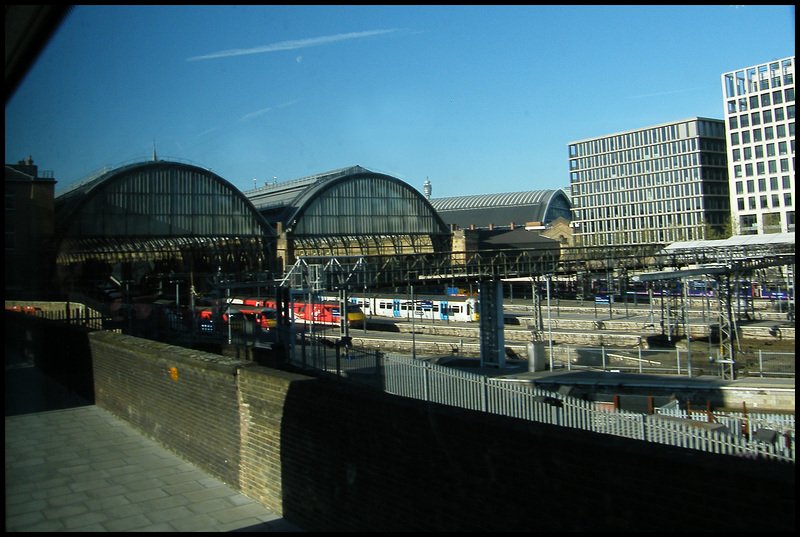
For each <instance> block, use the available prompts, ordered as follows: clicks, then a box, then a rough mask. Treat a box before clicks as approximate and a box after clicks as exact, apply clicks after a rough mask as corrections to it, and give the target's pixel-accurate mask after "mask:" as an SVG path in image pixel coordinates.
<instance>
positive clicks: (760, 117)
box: [728, 104, 795, 130]
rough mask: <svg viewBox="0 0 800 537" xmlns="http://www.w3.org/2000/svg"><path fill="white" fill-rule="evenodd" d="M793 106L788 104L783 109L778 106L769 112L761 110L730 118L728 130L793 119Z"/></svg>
mask: <svg viewBox="0 0 800 537" xmlns="http://www.w3.org/2000/svg"><path fill="white" fill-rule="evenodd" d="M794 106H795V105H793V104H790V105H788V106H786V107H785V108H784V107H783V106H779V107H777V108H772V109H769V110H762V111H761V112H752V113H750V114H742V115H739V116H730V117H729V118H728V128H729V129H730V130H734V129H739V128H747V127H749V126H750V125H751V123H752V125H754V126H755V125H761V122H762V121H763V122H764V123H772V122H773V121H783V120H785V119H794V114H795V111H794Z"/></svg>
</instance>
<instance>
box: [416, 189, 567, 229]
mask: <svg viewBox="0 0 800 537" xmlns="http://www.w3.org/2000/svg"><path fill="white" fill-rule="evenodd" d="M431 205H432V206H433V208H434V209H435V210H436V211H437V212H438V213H439V214H440V215H441V216H442V219H443V220H444V221H445V222H447V223H448V224H455V225H458V226H459V227H469V226H471V225H474V226H475V227H488V226H489V225H490V224H494V225H501V226H502V225H508V224H510V223H514V224H519V225H524V224H526V223H527V222H541V223H542V224H549V223H550V222H552V221H553V220H555V219H556V218H558V217H562V218H565V219H567V220H571V219H572V218H571V208H572V204H571V203H570V200H569V197H567V195H566V194H565V193H564V191H563V190H560V189H559V190H530V191H525V192H505V193H500V194H480V195H477V196H456V197H450V198H439V199H433V200H431Z"/></svg>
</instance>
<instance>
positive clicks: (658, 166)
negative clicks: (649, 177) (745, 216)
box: [569, 153, 727, 178]
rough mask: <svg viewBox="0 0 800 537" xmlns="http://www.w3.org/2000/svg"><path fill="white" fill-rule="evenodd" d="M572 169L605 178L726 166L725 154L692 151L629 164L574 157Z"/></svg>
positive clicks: (571, 163) (595, 158)
mask: <svg viewBox="0 0 800 537" xmlns="http://www.w3.org/2000/svg"><path fill="white" fill-rule="evenodd" d="M569 164H570V170H572V171H575V170H588V171H590V172H592V171H595V172H598V173H602V177H603V178H607V177H609V176H611V177H615V176H617V175H620V176H622V175H639V174H642V173H649V172H659V171H662V170H674V169H679V168H690V167H694V166H698V165H700V164H708V165H715V166H725V165H726V164H727V163H726V161H725V155H723V154H718V155H709V154H706V153H703V154H700V153H691V154H684V155H681V156H677V157H665V158H650V159H647V160H637V161H635V162H630V163H627V164H624V163H623V164H605V163H603V162H601V160H600V159H598V157H586V158H579V159H572V160H570V161H569Z"/></svg>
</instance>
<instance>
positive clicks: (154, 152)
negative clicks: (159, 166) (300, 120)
mask: <svg viewBox="0 0 800 537" xmlns="http://www.w3.org/2000/svg"><path fill="white" fill-rule="evenodd" d="M156 160H158V159H157V158H156V141H155V140H153V162H155V161H156Z"/></svg>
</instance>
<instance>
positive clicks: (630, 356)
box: [553, 344, 795, 378]
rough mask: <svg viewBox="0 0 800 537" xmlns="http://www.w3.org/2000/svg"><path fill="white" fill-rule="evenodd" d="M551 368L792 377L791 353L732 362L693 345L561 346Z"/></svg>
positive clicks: (746, 355) (743, 356) (743, 354)
mask: <svg viewBox="0 0 800 537" xmlns="http://www.w3.org/2000/svg"><path fill="white" fill-rule="evenodd" d="M701 345H702V346H701ZM554 349H555V352H554V357H553V358H554V369H556V368H563V369H568V370H579V369H590V370H593V371H611V372H625V373H649V374H656V375H686V376H700V375H711V376H718V377H721V378H731V377H735V378H741V377H743V376H748V377H752V376H759V377H770V376H772V377H794V376H795V354H794V353H789V352H769V351H763V350H761V349H758V351H755V352H747V351H741V350H739V351H737V352H736V359H735V363H730V361H728V360H725V359H724V357H722V356H720V350H719V348H718V347H717V348H709V347H708V346H707V345H705V344H698V345H697V346H694V345H693V349H692V350H687V349H685V348H684V349H681V348H679V347H676V348H674V349H642V348H641V347H639V348H633V349H631V348H617V347H607V346H604V345H600V346H596V347H588V346H573V345H563V346H557V347H554Z"/></svg>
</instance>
